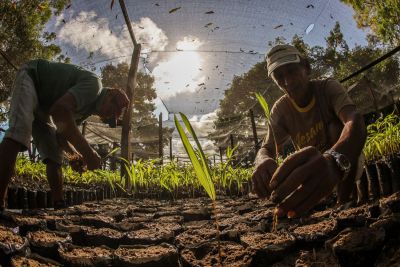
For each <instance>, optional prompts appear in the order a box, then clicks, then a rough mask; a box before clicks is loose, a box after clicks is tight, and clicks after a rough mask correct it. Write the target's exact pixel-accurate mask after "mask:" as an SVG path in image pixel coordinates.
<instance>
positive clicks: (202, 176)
mask: <svg viewBox="0 0 400 267" xmlns="http://www.w3.org/2000/svg"><path fill="white" fill-rule="evenodd" d="M179 114H180V115H181V118H182V121H183V123H184V124H185V126H186V129H187V130H188V132H189V133H190V135H191V136H192V137H193V139H194V141H195V142H196V145H197V150H198V154H199V157H200V160H201V161H199V159H198V158H197V156H196V152H195V151H194V149H193V147H192V144H191V143H190V142H189V139H188V137H187V135H186V133H185V131H184V130H183V128H182V126H181V124H180V123H179V121H178V118H177V117H176V115H174V120H175V126H176V128H177V129H178V132H179V136H180V137H181V140H182V143H183V146H184V147H185V150H186V153H187V154H188V156H189V158H190V161H191V162H192V165H193V168H194V170H195V172H196V176H197V178H198V179H199V181H200V184H201V185H202V186H203V188H204V190H206V192H207V194H208V196H209V197H210V199H211V200H212V205H213V210H214V212H215V213H216V204H215V202H216V195H215V187H214V184H213V181H212V176H211V170H210V167H209V166H208V162H207V158H206V156H205V155H204V152H203V149H202V148H201V145H200V142H199V139H198V138H197V135H196V133H195V132H194V130H193V128H192V125H191V124H190V122H189V120H188V118H187V117H186V116H185V115H184V114H182V113H179ZM215 215H216V214H215ZM217 218H218V217H217V216H215V225H216V228H217V240H218V256H219V264H220V265H222V255H221V248H220V238H219V226H218V221H217Z"/></svg>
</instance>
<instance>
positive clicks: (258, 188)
mask: <svg viewBox="0 0 400 267" xmlns="http://www.w3.org/2000/svg"><path fill="white" fill-rule="evenodd" d="M277 167H278V165H277V164H276V162H275V161H274V160H273V159H271V158H266V159H264V160H261V161H260V163H259V164H258V165H257V166H256V169H255V170H254V173H253V176H252V181H253V188H254V191H255V192H256V194H257V196H258V197H260V198H264V197H269V195H270V194H271V188H270V186H269V182H270V180H271V177H272V175H273V174H274V172H275V170H276V168H277Z"/></svg>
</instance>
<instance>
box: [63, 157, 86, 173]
mask: <svg viewBox="0 0 400 267" xmlns="http://www.w3.org/2000/svg"><path fill="white" fill-rule="evenodd" d="M65 154H66V156H67V159H68V161H69V166H71V168H72V169H73V170H74V171H76V172H79V173H83V172H85V171H86V169H87V166H86V163H85V161H84V160H83V157H82V155H81V154H74V155H69V154H68V153H65Z"/></svg>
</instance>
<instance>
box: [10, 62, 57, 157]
mask: <svg viewBox="0 0 400 267" xmlns="http://www.w3.org/2000/svg"><path fill="white" fill-rule="evenodd" d="M31 136H33V142H34V144H35V146H36V147H37V149H38V151H39V155H40V156H41V158H42V160H44V161H45V160H47V159H50V160H52V161H54V162H57V163H59V164H61V163H62V150H61V149H60V148H59V146H58V143H57V138H56V127H55V125H54V123H53V122H52V121H51V118H50V116H49V115H48V114H46V113H44V112H43V111H41V110H40V107H39V100H38V96H37V93H36V90H35V84H34V82H33V80H32V78H31V77H30V76H29V75H28V73H27V66H26V65H24V66H22V67H21V68H20V70H19V71H18V73H17V77H16V79H15V81H14V84H13V89H12V95H11V105H10V111H9V128H8V129H7V131H6V133H5V136H4V138H10V139H12V140H14V141H16V142H18V143H20V144H22V145H23V146H24V149H23V150H26V149H27V148H28V147H29V146H30V141H31Z"/></svg>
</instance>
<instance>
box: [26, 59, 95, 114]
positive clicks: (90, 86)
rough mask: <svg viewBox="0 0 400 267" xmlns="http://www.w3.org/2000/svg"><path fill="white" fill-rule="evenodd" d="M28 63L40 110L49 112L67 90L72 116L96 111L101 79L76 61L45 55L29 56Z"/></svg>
mask: <svg viewBox="0 0 400 267" xmlns="http://www.w3.org/2000/svg"><path fill="white" fill-rule="evenodd" d="M27 65H28V74H29V75H30V77H31V78H32V80H33V81H34V83H35V88H36V92H37V94H38V99H39V106H40V108H41V109H42V110H43V111H45V112H48V111H49V109H50V108H51V106H52V105H53V104H54V103H55V102H56V101H57V100H58V99H59V98H60V97H62V96H63V95H64V94H65V93H67V92H70V93H71V94H72V95H73V96H74V97H75V101H76V112H75V114H74V117H75V119H76V120H77V121H82V120H83V119H85V118H86V117H88V116H89V115H91V114H92V113H93V112H94V111H95V109H96V102H97V100H98V99H100V97H99V96H100V93H101V91H102V85H101V81H100V79H99V78H98V77H97V75H96V74H94V73H93V72H90V71H87V70H84V69H83V68H81V67H79V66H76V65H72V64H66V63H58V62H51V61H48V60H44V59H36V60H32V61H30V62H28V63H27Z"/></svg>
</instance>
